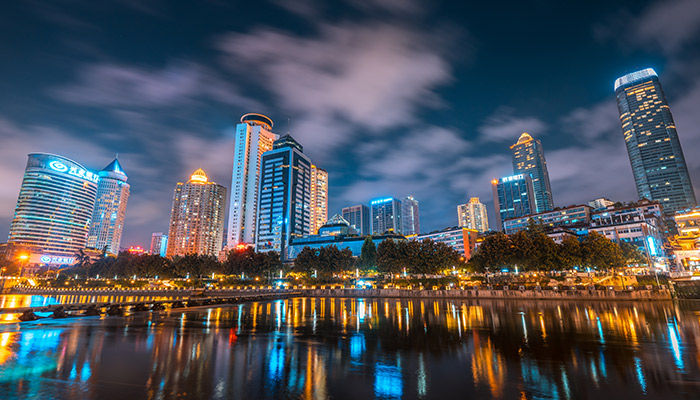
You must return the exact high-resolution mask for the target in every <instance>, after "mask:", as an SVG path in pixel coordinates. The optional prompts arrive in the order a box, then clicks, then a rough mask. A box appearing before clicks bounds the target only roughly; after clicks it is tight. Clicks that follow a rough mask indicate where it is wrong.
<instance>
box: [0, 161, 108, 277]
mask: <svg viewBox="0 0 700 400" xmlns="http://www.w3.org/2000/svg"><path fill="white" fill-rule="evenodd" d="M98 181H99V176H98V174H96V173H93V172H91V171H89V170H87V169H86V168H85V167H83V166H82V165H80V164H78V163H77V162H75V161H73V160H69V159H68V158H65V157H61V156H57V155H53V154H45V153H32V154H29V158H28V161H27V167H26V169H25V172H24V179H23V180H22V187H21V188H20V192H19V197H18V199H17V207H16V208H15V214H14V218H13V219H12V224H11V226H10V234H9V238H8V244H10V245H12V246H13V247H16V248H19V247H21V248H23V249H25V250H26V251H27V252H28V253H29V254H30V257H29V260H28V264H31V265H38V264H49V265H51V264H73V262H74V261H75V254H76V253H77V252H78V251H79V250H82V249H84V248H85V244H86V243H87V237H88V231H89V229H90V217H91V216H92V210H93V207H94V205H95V197H96V196H97V182H98Z"/></svg>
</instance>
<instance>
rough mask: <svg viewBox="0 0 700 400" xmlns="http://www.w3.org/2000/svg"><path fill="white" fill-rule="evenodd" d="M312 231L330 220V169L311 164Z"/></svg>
mask: <svg viewBox="0 0 700 400" xmlns="http://www.w3.org/2000/svg"><path fill="white" fill-rule="evenodd" d="M310 211H311V233H312V234H315V233H316V232H318V229H319V228H320V227H321V226H323V224H325V223H326V221H327V220H328V171H326V170H325V169H322V168H318V167H317V166H315V165H313V164H312V165H311V208H310Z"/></svg>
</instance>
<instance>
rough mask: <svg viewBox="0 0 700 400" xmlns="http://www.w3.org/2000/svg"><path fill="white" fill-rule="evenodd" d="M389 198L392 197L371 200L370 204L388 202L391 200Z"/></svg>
mask: <svg viewBox="0 0 700 400" xmlns="http://www.w3.org/2000/svg"><path fill="white" fill-rule="evenodd" d="M391 199H392V198H391V197H387V198H384V199H377V200H372V205H374V204H382V203H388V202H390V201H391Z"/></svg>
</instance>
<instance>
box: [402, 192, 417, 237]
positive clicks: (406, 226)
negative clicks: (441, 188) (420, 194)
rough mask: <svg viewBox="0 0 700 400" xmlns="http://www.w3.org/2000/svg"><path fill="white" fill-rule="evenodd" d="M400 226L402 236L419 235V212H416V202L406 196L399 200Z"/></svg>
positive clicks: (411, 197)
mask: <svg viewBox="0 0 700 400" xmlns="http://www.w3.org/2000/svg"><path fill="white" fill-rule="evenodd" d="M401 225H402V231H401V234H403V235H406V236H408V235H418V234H420V212H419V210H418V200H416V199H414V198H413V196H407V197H406V198H404V199H403V200H401Z"/></svg>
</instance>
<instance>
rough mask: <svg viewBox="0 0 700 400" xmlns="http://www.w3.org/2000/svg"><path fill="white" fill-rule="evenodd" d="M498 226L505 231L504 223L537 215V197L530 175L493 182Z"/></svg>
mask: <svg viewBox="0 0 700 400" xmlns="http://www.w3.org/2000/svg"><path fill="white" fill-rule="evenodd" d="M491 189H492V190H493V203H494V208H495V209H496V225H497V227H498V229H499V230H501V231H502V230H503V221H505V220H507V219H509V218H518V217H523V216H526V215H531V214H534V213H535V195H534V189H533V185H532V178H530V175H525V174H518V175H512V176H505V177H503V178H501V179H494V180H492V181H491Z"/></svg>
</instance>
